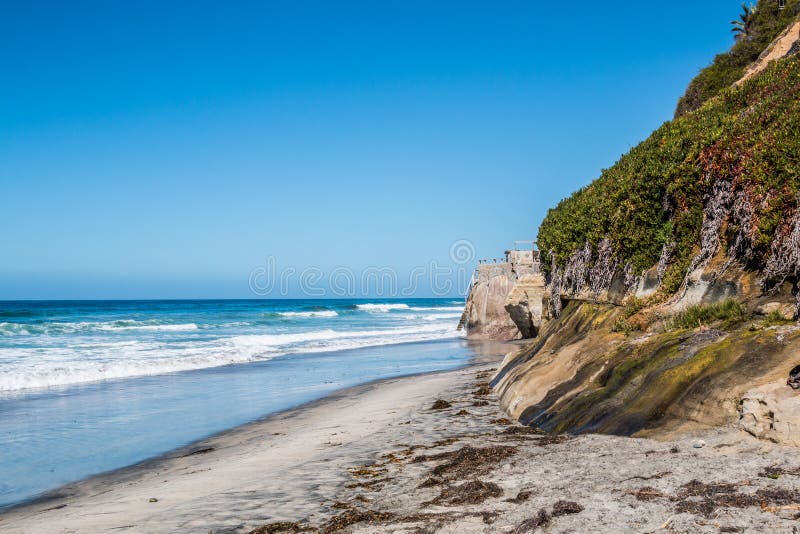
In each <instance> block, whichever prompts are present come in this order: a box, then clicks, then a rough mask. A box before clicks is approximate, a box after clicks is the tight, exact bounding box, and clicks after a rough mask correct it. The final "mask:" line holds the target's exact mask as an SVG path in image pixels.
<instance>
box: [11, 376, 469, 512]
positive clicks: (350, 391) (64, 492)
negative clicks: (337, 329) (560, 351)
mask: <svg viewBox="0 0 800 534" xmlns="http://www.w3.org/2000/svg"><path fill="white" fill-rule="evenodd" d="M481 365H484V364H482V363H467V364H466V365H464V366H462V367H459V368H457V369H445V370H440V371H427V372H422V373H410V374H407V375H400V376H395V377H391V378H377V379H375V380H370V381H369V382H364V383H363V384H358V385H355V386H349V387H345V388H342V389H340V390H336V391H334V392H332V393H328V394H326V395H324V396H322V397H320V398H318V399H313V400H310V401H307V402H304V403H301V404H298V405H297V406H294V407H292V408H288V409H286V410H280V411H277V412H274V413H268V414H266V415H264V416H262V417H259V418H257V419H254V420H253V421H249V422H247V423H243V424H241V425H236V426H233V427H231V428H226V429H224V430H220V431H219V432H215V433H213V434H211V435H209V436H206V437H203V438H200V439H196V440H194V441H191V442H189V443H187V444H185V445H181V446H179V447H175V448H174V449H170V450H168V451H166V452H164V453H162V454H157V455H155V456H152V457H150V458H146V459H144V460H141V461H139V462H135V463H133V464H130V465H126V466H123V467H119V468H117V469H112V470H110V471H104V472H102V473H97V474H94V475H90V476H88V477H85V478H82V479H79V480H75V481H73V482H67V483H66V484H62V485H60V486H58V487H56V488H53V489H52V490H49V491H46V492H44V493H42V494H40V495H36V496H34V497H31V498H28V499H25V500H22V501H20V502H17V503H12V504H9V505H5V506H0V526H2V518H3V515H5V514H11V513H13V512H16V511H18V510H19V509H22V508H27V507H34V506H37V505H40V504H46V503H49V502H53V501H57V500H59V499H66V498H69V497H73V496H74V494H71V493H69V491H68V490H69V489H70V488H73V487H78V486H81V485H84V484H85V483H88V482H92V481H95V480H96V481H98V482H101V481H102V479H106V478H108V479H113V480H114V481H115V482H118V481H120V480H121V479H123V478H125V476H126V475H130V474H136V473H142V472H145V471H148V470H152V469H157V468H159V467H160V466H161V464H163V463H164V462H168V461H169V460H175V459H178V458H185V457H188V456H193V455H195V454H203V453H204V452H205V449H207V448H208V447H212V446H213V445H212V442H214V441H215V440H219V439H225V438H227V437H230V436H233V435H235V434H237V433H239V432H245V431H247V430H248V427H257V426H262V425H265V424H267V423H269V422H270V421H271V420H273V419H276V418H284V417H285V418H289V417H291V416H292V415H294V413H295V412H297V413H298V414H299V413H302V412H304V411H306V410H313V409H315V408H318V407H320V406H324V405H325V404H327V403H329V402H333V401H335V400H336V399H341V398H344V397H348V396H357V395H359V394H363V393H365V392H366V390H368V389H372V388H376V387H379V386H380V385H381V384H383V383H389V382H394V381H402V380H407V379H410V378H417V377H426V376H433V375H438V374H446V373H452V372H456V371H461V370H465V369H469V368H472V367H479V366H481Z"/></svg>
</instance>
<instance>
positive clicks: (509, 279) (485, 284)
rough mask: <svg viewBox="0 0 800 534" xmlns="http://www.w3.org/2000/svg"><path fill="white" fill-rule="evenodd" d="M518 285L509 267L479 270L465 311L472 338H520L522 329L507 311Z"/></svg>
mask: <svg viewBox="0 0 800 534" xmlns="http://www.w3.org/2000/svg"><path fill="white" fill-rule="evenodd" d="M515 282H516V280H515V277H514V275H513V272H512V269H511V264H510V263H492V264H484V265H480V266H479V267H478V270H477V275H476V279H475V281H474V283H473V285H472V288H471V290H470V293H469V297H468V298H467V304H466V308H465V310H464V313H465V314H466V328H467V335H468V336H469V337H472V338H476V339H496V340H510V339H516V338H518V337H519V335H520V334H519V329H518V328H517V325H516V324H514V321H512V320H511V317H510V316H509V314H508V312H506V309H505V304H506V299H507V298H508V294H509V293H511V290H512V289H513V287H514V284H515Z"/></svg>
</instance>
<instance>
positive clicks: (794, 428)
mask: <svg viewBox="0 0 800 534" xmlns="http://www.w3.org/2000/svg"><path fill="white" fill-rule="evenodd" d="M739 417H740V419H739V427H740V428H741V429H742V430H745V431H746V432H748V433H749V434H752V435H753V436H755V437H757V438H759V439H766V440H769V441H772V442H775V443H780V444H784V445H793V446H795V447H797V446H800V392H798V391H795V390H793V389H792V388H790V387H789V386H787V385H786V383H785V382H783V383H772V384H768V385H765V386H761V387H759V388H755V389H752V390H750V391H748V392H747V393H745V395H744V397H742V400H741V403H740V404H739Z"/></svg>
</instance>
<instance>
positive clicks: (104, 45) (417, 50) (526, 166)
mask: <svg viewBox="0 0 800 534" xmlns="http://www.w3.org/2000/svg"><path fill="white" fill-rule="evenodd" d="M739 10H740V2H739V1H738V0H725V1H722V0H714V1H707V2H698V3H691V4H689V5H686V6H680V7H679V6H676V4H675V3H674V2H622V1H606V2H581V1H577V2H488V1H487V2H460V3H457V4H456V3H454V2H430V1H426V2H416V1H404V2H318V3H311V2H302V1H299V2H252V3H251V2H203V1H201V2H136V3H131V2H69V3H68V2H52V3H47V2H35V1H31V2H11V1H6V0H0V11H2V12H0V69H1V70H0V72H2V75H1V76H2V83H0V162H2V164H1V165H0V191H2V194H0V224H1V225H2V228H3V230H2V232H0V258H2V260H1V261H0V299H20V298H34V299H50V298H53V299H60V298H67V299H80V298H85V299H93V298H238V297H244V298H246V297H251V296H254V295H253V294H252V292H251V291H250V289H249V287H248V280H249V276H250V275H251V273H252V271H253V269H256V268H258V267H259V266H262V265H264V264H265V261H266V258H268V257H273V258H275V261H276V262H277V265H278V266H279V268H280V267H295V268H296V269H297V270H298V271H299V270H302V269H304V268H306V267H309V266H314V267H318V268H319V269H320V270H321V271H323V272H328V271H330V270H331V269H334V268H337V267H348V268H352V269H354V270H356V271H358V270H363V269H364V268H367V267H369V266H380V267H390V268H393V269H396V270H398V271H399V272H407V271H409V270H410V269H413V268H414V267H415V266H419V265H425V264H427V263H428V262H430V261H437V262H441V263H442V264H446V263H447V262H448V261H450V259H449V254H450V249H451V245H452V244H453V243H454V242H456V241H457V240H461V239H468V240H470V241H471V242H472V243H473V244H474V247H475V253H476V254H477V256H479V257H485V256H489V257H495V256H499V255H501V254H502V252H503V250H504V249H505V248H507V247H508V246H509V245H510V244H511V242H512V241H513V240H517V239H534V238H535V236H536V231H537V228H538V225H539V223H540V221H541V219H542V218H543V217H544V215H545V214H546V212H547V209H548V208H549V207H552V206H553V205H554V204H555V203H557V202H558V201H559V200H560V199H561V198H563V197H565V196H567V195H569V194H570V193H571V192H572V191H574V190H575V189H577V188H579V187H581V186H583V185H585V184H587V183H588V182H590V181H591V180H593V179H594V178H596V177H597V176H598V175H599V173H600V170H601V169H602V168H604V167H608V166H610V165H612V164H613V163H614V162H615V161H616V160H617V159H618V158H619V156H620V155H621V154H622V153H624V152H626V151H627V150H628V149H629V148H630V147H631V146H633V145H635V144H637V143H638V142H639V141H641V140H642V139H644V138H645V137H646V136H647V135H648V134H649V132H651V131H652V130H653V129H655V128H656V127H658V126H659V125H660V124H661V123H662V122H664V121H665V120H668V119H670V118H671V116H672V113H673V110H674V108H675V104H676V101H677V99H678V98H679V96H680V95H681V94H682V93H683V90H684V89H685V87H686V84H687V83H688V82H689V80H690V79H691V78H692V77H693V76H694V75H695V74H696V73H697V71H698V70H699V69H700V68H701V67H703V66H705V65H706V64H708V63H709V62H710V61H711V59H712V58H713V56H714V54H716V53H718V52H721V51H723V50H725V49H727V48H728V47H729V46H730V45H731V43H732V37H731V33H730V25H729V23H728V21H729V20H731V19H733V18H735V17H736V16H737V15H738V12H739ZM418 294H419V295H420V296H426V295H427V293H426V290H425V289H424V288H421V289H420V290H419V292H418ZM290 296H300V295H299V294H297V293H291V295H290Z"/></svg>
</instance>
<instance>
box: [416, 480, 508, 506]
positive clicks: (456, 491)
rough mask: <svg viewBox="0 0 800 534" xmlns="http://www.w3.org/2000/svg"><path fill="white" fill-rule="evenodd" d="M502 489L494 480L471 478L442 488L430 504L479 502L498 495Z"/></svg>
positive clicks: (455, 504)
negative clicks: (456, 484)
mask: <svg viewBox="0 0 800 534" xmlns="http://www.w3.org/2000/svg"><path fill="white" fill-rule="evenodd" d="M502 495H503V490H502V489H501V488H500V486H498V485H497V484H495V483H494V482H484V481H482V480H477V479H476V480H471V481H469V482H464V483H463V484H460V485H458V486H449V487H447V488H444V489H443V490H442V492H441V493H440V494H439V496H438V497H436V498H435V499H433V500H432V501H430V504H444V505H449V506H458V505H462V504H480V503H482V502H483V501H485V500H487V499H492V498H496V497H500V496H502Z"/></svg>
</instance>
